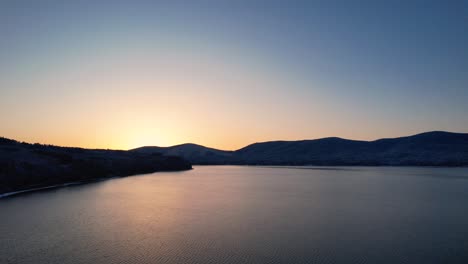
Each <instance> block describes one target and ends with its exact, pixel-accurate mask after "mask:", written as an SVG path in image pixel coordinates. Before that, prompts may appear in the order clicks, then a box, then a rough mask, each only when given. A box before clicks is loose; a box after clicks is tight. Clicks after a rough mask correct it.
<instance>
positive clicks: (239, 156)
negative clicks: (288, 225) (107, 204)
mask: <svg viewBox="0 0 468 264" xmlns="http://www.w3.org/2000/svg"><path fill="white" fill-rule="evenodd" d="M131 151H133V152H137V153H145V154H154V153H159V154H162V155H174V156H180V157H182V158H184V159H187V160H188V161H190V162H191V163H192V164H201V165H210V164H212V165H220V164H232V165H327V166H333V165H363V166H384V165H391V166H412V165H414V166H468V133H451V132H442V131H434V132H426V133H421V134H417V135H413V136H408V137H399V138H386V139H379V140H375V141H359V140H348V139H342V138H336V137H330V138H322V139H315V140H300V141H271V142H262V143H254V144H251V145H248V146H246V147H244V148H241V149H239V150H235V151H223V150H218V149H213V148H207V147H204V146H200V145H196V144H182V145H177V146H172V147H141V148H137V149H133V150H131Z"/></svg>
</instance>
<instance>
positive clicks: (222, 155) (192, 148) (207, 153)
mask: <svg viewBox="0 0 468 264" xmlns="http://www.w3.org/2000/svg"><path fill="white" fill-rule="evenodd" d="M133 151H134V152H138V153H147V154H151V153H160V154H164V155H173V156H179V157H182V158H184V159H186V160H190V161H191V162H193V163H196V164H227V163H229V162H228V161H230V160H231V159H232V158H233V153H234V152H233V151H224V150H218V149H213V148H207V147H204V146H200V145H197V144H191V143H188V144H181V145H176V146H171V147H141V148H137V149H134V150H133Z"/></svg>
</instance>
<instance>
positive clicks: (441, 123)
mask: <svg viewBox="0 0 468 264" xmlns="http://www.w3.org/2000/svg"><path fill="white" fill-rule="evenodd" d="M467 47H468V1H427V0H426V1H378V0H374V1H329V0H328V1H312V0H310V1H186V2H182V1H137V0H133V1H116V0H112V1H111V0H109V1H96V0H94V1H48V0H44V1H35V0H31V1H22V0H4V1H1V2H0V136H4V137H8V138H14V139H17V140H22V141H28V142H41V143H49V144H58V145H65V146H80V147H92V148H116V149H128V148H134V147H138V146H142V145H159V146H167V145H173V144H180V143H186V142H194V143H198V144H203V145H207V146H211V147H216V148H221V149H237V148H240V147H243V146H245V145H247V144H250V143H253V142H257V141H268V140H278V139H283V140H296V139H313V138H320V137H328V136H339V137H345V138H352V139H366V140H372V139H376V138H381V137H396V136H402V135H409V134H415V133H419V132H423V131H430V130H447V131H454V132H468V48H467Z"/></svg>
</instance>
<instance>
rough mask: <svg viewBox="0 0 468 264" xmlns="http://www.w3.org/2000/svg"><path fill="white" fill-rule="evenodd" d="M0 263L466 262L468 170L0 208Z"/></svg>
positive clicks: (115, 193)
mask: <svg viewBox="0 0 468 264" xmlns="http://www.w3.org/2000/svg"><path fill="white" fill-rule="evenodd" d="M0 263H2V264H3V263H34V264H39V263H392V264H395V263H424V264H427V263H464V264H465V263H468V169H466V168H465V169H461V168H458V169H457V168H452V169H444V168H372V167H368V168H338V169H293V168H289V169H287V168H258V167H230V166H220V167H215V166H207V167H195V169H194V170H192V171H188V172H179V173H156V174H149V175H142V176H135V177H128V178H122V179H113V180H108V181H104V182H100V183H94V184H88V185H82V186H75V187H69V188H62V189H56V190H51V191H44V192H36V193H31V194H26V195H21V196H17V197H10V198H6V199H0Z"/></svg>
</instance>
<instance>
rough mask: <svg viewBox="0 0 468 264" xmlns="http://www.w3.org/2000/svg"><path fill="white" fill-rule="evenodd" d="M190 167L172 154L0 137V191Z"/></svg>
mask: <svg viewBox="0 0 468 264" xmlns="http://www.w3.org/2000/svg"><path fill="white" fill-rule="evenodd" d="M190 168H191V165H190V164H189V163H188V162H187V161H186V160H184V159H182V158H180V157H176V156H168V155H160V154H145V153H136V152H132V151H122V150H102V149H82V148H67V147H57V146H51V145H41V144H28V143H20V142H17V141H14V140H11V139H6V138H0V194H1V193H5V192H13V191H18V190H23V189H30V188H38V187H44V186H50V185H58V184H63V183H68V182H76V181H80V182H82V181H90V180H95V179H100V178H105V177H111V176H128V175H134V174H141V173H150V172H155V171H176V170H187V169H190Z"/></svg>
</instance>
